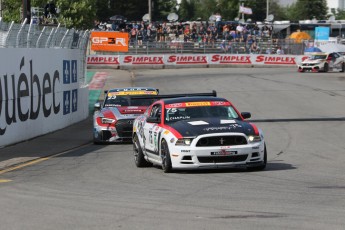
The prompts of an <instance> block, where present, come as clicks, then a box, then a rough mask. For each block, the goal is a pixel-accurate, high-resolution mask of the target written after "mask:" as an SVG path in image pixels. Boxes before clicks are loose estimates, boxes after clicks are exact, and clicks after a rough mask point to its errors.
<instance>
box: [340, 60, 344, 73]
mask: <svg viewBox="0 0 345 230" xmlns="http://www.w3.org/2000/svg"><path fill="white" fill-rule="evenodd" d="M340 72H345V63H344V62H343V63H342V64H341V71H340Z"/></svg>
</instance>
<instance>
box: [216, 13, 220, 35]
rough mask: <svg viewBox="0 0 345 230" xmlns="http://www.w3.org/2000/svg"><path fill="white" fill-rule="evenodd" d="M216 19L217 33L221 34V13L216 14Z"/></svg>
mask: <svg viewBox="0 0 345 230" xmlns="http://www.w3.org/2000/svg"><path fill="white" fill-rule="evenodd" d="M215 18H216V28H217V32H218V33H219V32H220V27H221V21H222V16H221V15H220V13H216V15H215Z"/></svg>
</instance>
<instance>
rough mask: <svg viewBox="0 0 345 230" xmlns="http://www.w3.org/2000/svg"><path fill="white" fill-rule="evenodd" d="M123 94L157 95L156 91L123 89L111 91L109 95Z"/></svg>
mask: <svg viewBox="0 0 345 230" xmlns="http://www.w3.org/2000/svg"><path fill="white" fill-rule="evenodd" d="M123 95H157V92H156V91H121V92H110V93H108V97H116V96H123Z"/></svg>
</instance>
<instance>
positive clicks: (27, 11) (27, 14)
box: [22, 0, 31, 24]
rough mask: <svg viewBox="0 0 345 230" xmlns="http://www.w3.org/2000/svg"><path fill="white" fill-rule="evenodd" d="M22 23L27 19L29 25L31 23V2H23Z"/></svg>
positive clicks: (27, 0) (26, 0)
mask: <svg viewBox="0 0 345 230" xmlns="http://www.w3.org/2000/svg"><path fill="white" fill-rule="evenodd" d="M22 8H23V12H22V21H24V20H25V18H26V19H27V21H26V22H27V23H28V24H30V21H31V0H22Z"/></svg>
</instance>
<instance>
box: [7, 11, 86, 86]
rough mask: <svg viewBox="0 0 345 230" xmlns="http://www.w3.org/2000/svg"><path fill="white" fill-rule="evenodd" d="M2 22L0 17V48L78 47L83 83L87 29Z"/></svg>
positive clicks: (83, 82) (82, 81) (81, 82)
mask: <svg viewBox="0 0 345 230" xmlns="http://www.w3.org/2000/svg"><path fill="white" fill-rule="evenodd" d="M26 22H27V21H26V19H25V21H24V22H23V23H22V24H16V23H14V22H10V23H8V22H4V21H3V20H2V19H1V18H0V48H52V49H79V50H80V52H81V54H82V55H81V57H82V58H83V60H82V61H81V63H83V65H81V66H79V67H78V68H79V70H80V71H82V73H83V74H80V77H81V78H82V79H79V82H80V84H82V85H85V84H86V82H85V69H86V68H85V65H86V64H85V63H86V60H85V57H86V52H87V49H88V43H89V37H90V32H89V31H87V30H86V31H82V30H75V29H67V28H65V27H62V26H61V25H60V24H58V25H46V26H44V25H38V24H35V23H33V21H32V22H31V23H30V24H27V23H26Z"/></svg>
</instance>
